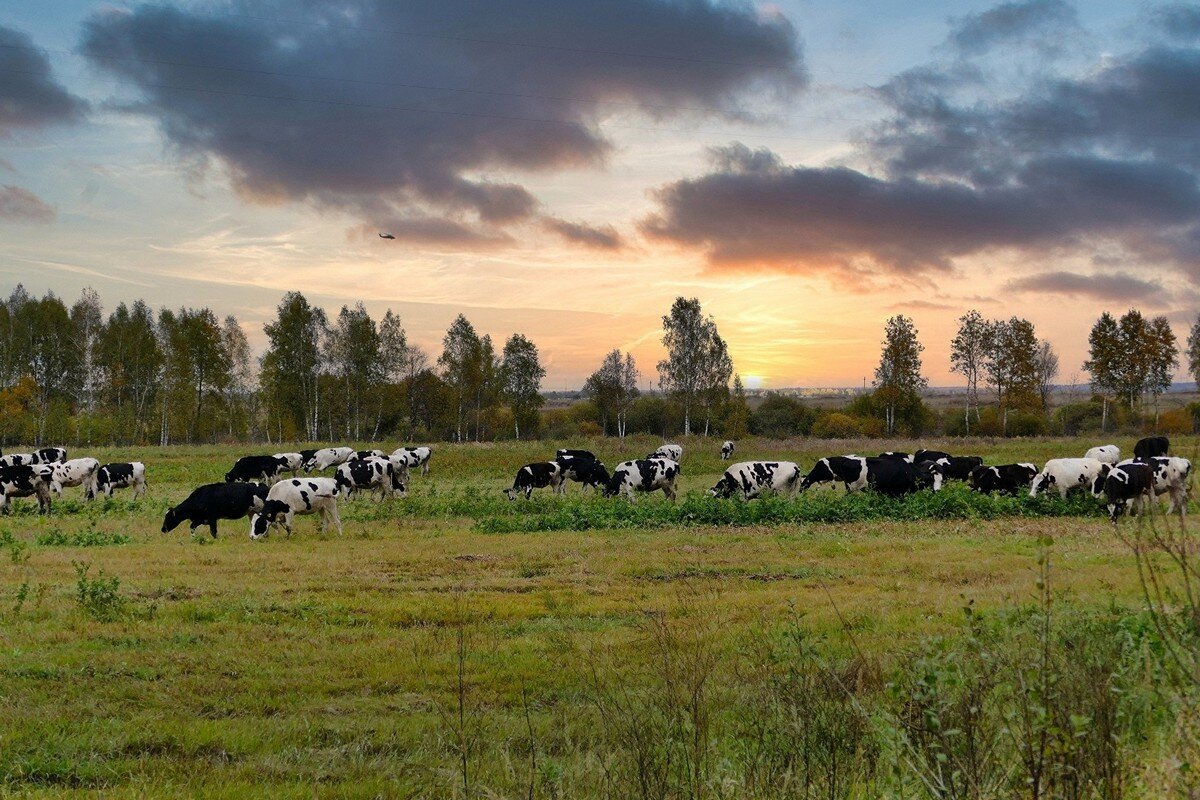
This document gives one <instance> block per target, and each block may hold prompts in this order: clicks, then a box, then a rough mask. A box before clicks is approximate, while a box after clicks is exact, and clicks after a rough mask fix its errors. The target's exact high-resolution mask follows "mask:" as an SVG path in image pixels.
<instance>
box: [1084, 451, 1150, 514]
mask: <svg viewBox="0 0 1200 800" xmlns="http://www.w3.org/2000/svg"><path fill="white" fill-rule="evenodd" d="M1106 466H1107V465H1106ZM1104 473H1105V474H1104V477H1103V478H1097V479H1096V483H1095V485H1094V486H1093V488H1092V493H1093V494H1097V495H1098V494H1100V493H1101V492H1103V493H1104V495H1105V497H1107V498H1108V518H1109V520H1111V521H1112V524H1113V525H1116V524H1117V519H1118V518H1119V517H1120V516H1121V514H1122V513H1124V511H1125V506H1126V505H1128V504H1129V503H1130V502H1131V501H1132V503H1133V511H1134V513H1137V512H1139V511H1141V510H1143V509H1145V508H1149V507H1150V504H1151V503H1152V502H1153V498H1154V474H1153V470H1152V469H1151V467H1150V465H1149V464H1146V463H1143V462H1140V461H1125V462H1122V463H1120V464H1118V465H1117V466H1115V467H1112V468H1111V469H1105V470H1104Z"/></svg>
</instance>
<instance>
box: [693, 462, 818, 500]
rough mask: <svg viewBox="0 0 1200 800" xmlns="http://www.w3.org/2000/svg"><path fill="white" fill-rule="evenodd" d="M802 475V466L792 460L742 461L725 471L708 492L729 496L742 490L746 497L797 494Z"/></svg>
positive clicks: (711, 495)
mask: <svg viewBox="0 0 1200 800" xmlns="http://www.w3.org/2000/svg"><path fill="white" fill-rule="evenodd" d="M800 478H801V473H800V466H799V465H798V464H796V463H794V462H792V461H739V462H738V463H736V464H734V465H733V466H731V467H729V469H727V470H725V474H724V475H722V476H721V480H719V481H717V485H716V486H714V487H712V488H711V489H709V490H708V494H709V496H710V497H725V498H728V497H732V496H733V494H734V492H738V493H740V494H741V496H742V499H743V500H750V499H752V498H755V497H758V496H759V495H761V494H762V493H763V492H772V493H774V494H783V493H787V494H792V495H794V494H795V493H796V492H797V491H798V490H799V488H800Z"/></svg>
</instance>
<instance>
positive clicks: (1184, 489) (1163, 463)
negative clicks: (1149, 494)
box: [1117, 456, 1192, 516]
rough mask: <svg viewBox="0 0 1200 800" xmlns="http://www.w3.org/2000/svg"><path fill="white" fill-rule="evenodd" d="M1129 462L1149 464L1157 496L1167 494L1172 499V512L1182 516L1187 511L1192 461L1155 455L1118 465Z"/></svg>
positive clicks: (1169, 509)
mask: <svg viewBox="0 0 1200 800" xmlns="http://www.w3.org/2000/svg"><path fill="white" fill-rule="evenodd" d="M1129 464H1146V465H1148V466H1149V467H1150V470H1151V475H1152V480H1153V482H1154V494H1155V496H1157V497H1162V496H1163V495H1167V497H1168V499H1169V500H1170V505H1169V506H1168V511H1169V512H1170V513H1178V514H1179V515H1180V516H1183V515H1184V514H1186V513H1187V502H1188V494H1189V493H1190V490H1191V475H1192V462H1191V461H1188V460H1187V459H1186V458H1180V457H1179V456H1155V457H1153V458H1147V459H1130V460H1126V461H1122V462H1121V463H1120V464H1118V465H1117V466H1118V467H1124V466H1127V465H1129Z"/></svg>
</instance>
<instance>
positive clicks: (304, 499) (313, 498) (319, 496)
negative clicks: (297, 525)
mask: <svg viewBox="0 0 1200 800" xmlns="http://www.w3.org/2000/svg"><path fill="white" fill-rule="evenodd" d="M347 449H349V448H347ZM337 496H338V489H337V483H336V482H335V481H334V479H333V478H289V479H288V480H285V481H280V482H279V483H277V484H275V485H274V486H272V487H271V490H270V491H269V492H267V499H266V500H265V501H264V502H263V506H262V508H261V509H258V510H256V511H255V512H254V513H252V514H251V515H250V538H251V539H261V538H262V537H264V536H266V535H267V533H268V532H269V531H270V529H271V527H272V526H275V525H281V526H283V529H284V530H285V531H286V532H287V535H288V536H291V535H292V519H293V518H294V517H295V516H296V515H297V514H320V516H321V531H322V532H324V531H326V530H327V529H328V528H329V524H330V523H331V522H332V523H333V525H334V527H335V528H337V532H338V535H339V536H341V535H342V520H341V519H340V518H339V517H338V510H337Z"/></svg>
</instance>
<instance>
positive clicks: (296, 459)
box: [275, 450, 316, 478]
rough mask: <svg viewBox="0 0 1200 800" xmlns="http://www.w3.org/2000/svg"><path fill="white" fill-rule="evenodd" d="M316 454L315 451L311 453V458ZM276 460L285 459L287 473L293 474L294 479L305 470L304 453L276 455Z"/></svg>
mask: <svg viewBox="0 0 1200 800" xmlns="http://www.w3.org/2000/svg"><path fill="white" fill-rule="evenodd" d="M315 452H316V451H315V450H313V451H312V452H311V453H309V456H310V457H311V456H312V453H315ZM275 458H282V459H283V461H284V463H285V464H287V471H288V472H290V473H292V477H293V478H294V477H296V475H297V474H298V473H299V472H300V470H301V469H303V468H304V453H276V454H275Z"/></svg>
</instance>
